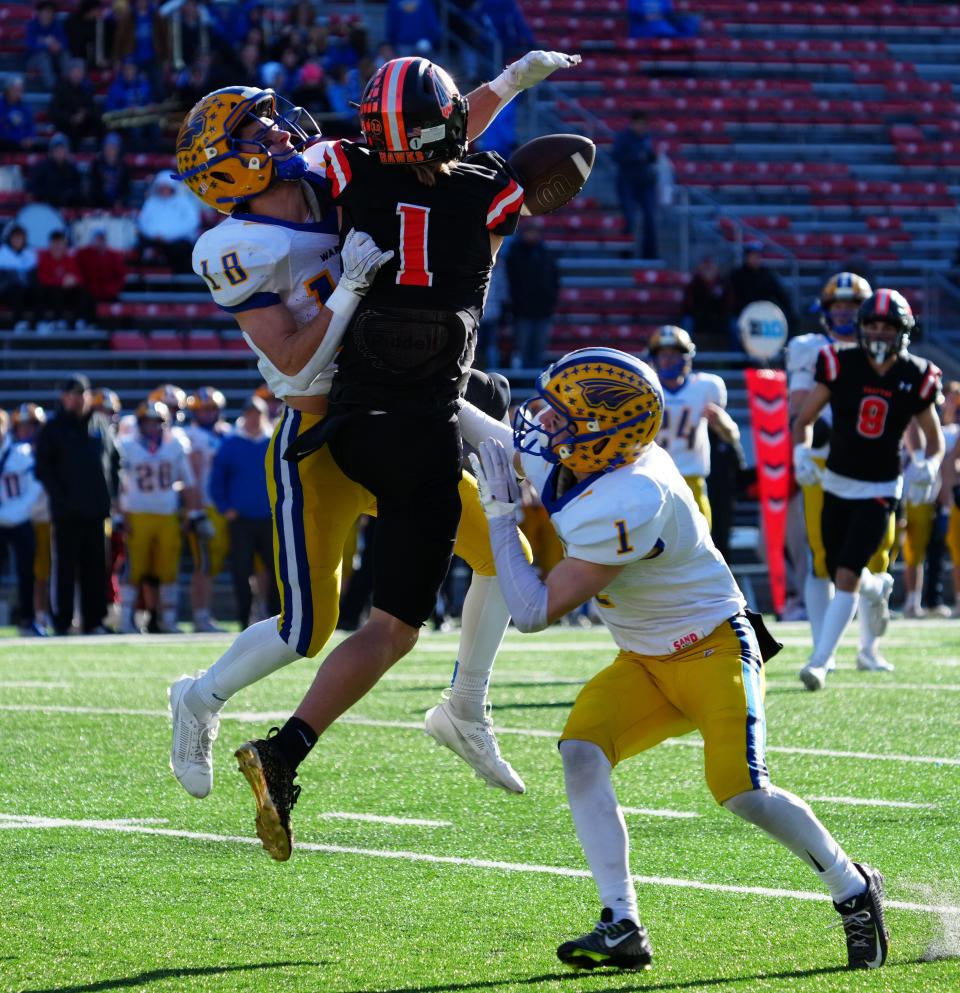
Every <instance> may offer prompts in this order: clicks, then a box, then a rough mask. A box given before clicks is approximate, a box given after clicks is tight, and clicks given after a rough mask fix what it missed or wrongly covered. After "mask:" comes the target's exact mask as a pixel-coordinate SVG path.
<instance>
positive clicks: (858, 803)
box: [804, 796, 937, 810]
mask: <svg viewBox="0 0 960 993" xmlns="http://www.w3.org/2000/svg"><path fill="white" fill-rule="evenodd" d="M804 799H805V800H818V801H819V802H820V803H843V804H847V805H848V806H850V807H903V808H904V809H905V810H936V809H937V805H936V804H935V803H911V802H910V801H909V800H863V799H861V798H860V797H855V796H808V797H804Z"/></svg>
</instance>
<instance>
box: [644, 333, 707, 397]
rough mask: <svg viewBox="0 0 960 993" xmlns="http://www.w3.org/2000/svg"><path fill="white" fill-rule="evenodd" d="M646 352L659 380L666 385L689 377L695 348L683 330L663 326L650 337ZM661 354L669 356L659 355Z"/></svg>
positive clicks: (695, 352) (688, 335)
mask: <svg viewBox="0 0 960 993" xmlns="http://www.w3.org/2000/svg"><path fill="white" fill-rule="evenodd" d="M647 351H648V352H649V353H650V358H651V359H653V365H654V367H655V368H656V370H657V374H658V375H659V376H660V378H661V379H662V380H663V381H664V382H666V383H672V382H674V381H676V380H679V379H684V378H686V377H687V376H688V375H690V370H691V369H692V368H693V357H694V355H696V354H697V347H696V345H694V343H693V339H692V338H691V337H690V334H689V333H688V332H687V331H685V330H684V329H683V328H681V327H677V326H676V325H675V324H664V325H663V326H662V327H659V328H657V330H656V331H654V332H653V334H652V335H651V336H650V340H649V341H648V342H647ZM661 352H667V353H670V354H666V355H661ZM672 353H677V354H672Z"/></svg>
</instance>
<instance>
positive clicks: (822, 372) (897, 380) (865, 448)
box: [815, 345, 940, 576]
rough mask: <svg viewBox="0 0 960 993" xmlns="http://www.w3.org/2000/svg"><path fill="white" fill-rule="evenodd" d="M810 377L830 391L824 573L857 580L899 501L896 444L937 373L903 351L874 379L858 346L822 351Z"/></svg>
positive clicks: (931, 394)
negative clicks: (843, 573) (842, 572)
mask: <svg viewBox="0 0 960 993" xmlns="http://www.w3.org/2000/svg"><path fill="white" fill-rule="evenodd" d="M815 378H816V381H817V382H818V383H822V384H823V385H824V386H826V387H827V389H829V390H830V408H831V410H832V412H833V426H832V428H831V431H830V454H829V456H828V457H827V466H826V472H825V473H824V478H823V490H824V502H823V516H822V527H823V543H824V547H825V549H826V553H827V567H828V569H829V571H830V575H831V576H833V575H834V574H835V572H836V569H837V567H838V566H843V567H844V568H847V569H850V570H852V571H853V572H856V573H858V574H859V572H860V570H861V569H862V568H863V567H864V566H865V565H866V564H867V562H868V561H869V560H870V557H871V556H872V555H873V553H874V551H875V550H876V548H877V546H878V544H879V543H880V541H881V539H882V537H883V535H884V533H885V531H886V529H887V524H888V521H889V516H890V514H891V513H892V512H893V511H894V510H895V508H896V505H897V500H898V499H899V498H900V495H901V492H902V489H903V481H902V478H901V474H900V469H901V458H900V445H901V440H902V438H903V432H904V430H905V429H906V427H907V425H908V424H909V423H910V421H911V420H912V419H913V418H914V417H915V416H916V415H917V414H918V413H920V412H921V411H923V410H925V409H926V408H927V407H929V406H930V405H931V404H932V403H933V402H934V401H935V400H936V397H937V394H938V393H939V391H940V370H939V369H938V368H937V367H936V366H935V365H933V363H931V362H928V361H927V360H926V359H921V358H918V357H917V356H915V355H910V354H909V353H908V352H901V353H900V354H899V355H898V356H897V358H896V361H895V362H894V363H893V365H892V366H891V367H890V368H889V369H888V370H887V371H886V372H885V373H884V374H883V375H880V374H879V373H878V372H877V371H876V369H875V368H874V366H873V364H872V363H871V362H870V359H869V358H868V357H867V355H866V353H865V352H864V351H863V349H862V348H844V349H836V348H834V347H833V346H832V345H831V346H828V347H827V348H824V349H823V350H822V351H821V352H820V355H819V357H818V358H817V369H816V373H815Z"/></svg>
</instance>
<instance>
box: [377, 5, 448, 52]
mask: <svg viewBox="0 0 960 993" xmlns="http://www.w3.org/2000/svg"><path fill="white" fill-rule="evenodd" d="M386 35H387V41H389V42H390V44H391V45H392V46H393V47H394V49H395V50H396V53H397V55H400V56H404V55H423V56H425V57H427V58H429V57H430V53H431V52H432V51H433V49H434V48H435V47H436V45H437V44H438V43H439V41H440V20H439V18H438V17H437V10H436V7H435V6H434V3H433V0H387V25H386Z"/></svg>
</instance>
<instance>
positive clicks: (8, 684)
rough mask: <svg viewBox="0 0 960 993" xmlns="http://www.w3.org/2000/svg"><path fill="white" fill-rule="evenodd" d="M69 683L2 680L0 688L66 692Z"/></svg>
mask: <svg viewBox="0 0 960 993" xmlns="http://www.w3.org/2000/svg"><path fill="white" fill-rule="evenodd" d="M71 685H72V684H71V683H58V682H52V681H50V680H45V679H3V680H0V688H2V689H10V690H68V689H70V687H71Z"/></svg>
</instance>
